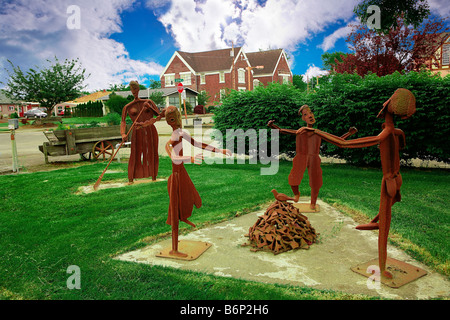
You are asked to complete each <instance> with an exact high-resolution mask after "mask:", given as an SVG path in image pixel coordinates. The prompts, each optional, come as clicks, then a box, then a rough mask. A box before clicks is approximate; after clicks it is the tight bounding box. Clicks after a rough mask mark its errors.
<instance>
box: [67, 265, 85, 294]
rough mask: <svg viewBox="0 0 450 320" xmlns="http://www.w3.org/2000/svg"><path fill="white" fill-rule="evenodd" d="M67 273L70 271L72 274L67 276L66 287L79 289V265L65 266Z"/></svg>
mask: <svg viewBox="0 0 450 320" xmlns="http://www.w3.org/2000/svg"><path fill="white" fill-rule="evenodd" d="M66 272H67V273H69V274H70V273H72V275H71V276H70V277H69V278H67V282H66V284H67V288H68V289H70V290H72V289H81V270H80V267H79V266H75V265H71V266H69V267H68V268H67V271H66Z"/></svg>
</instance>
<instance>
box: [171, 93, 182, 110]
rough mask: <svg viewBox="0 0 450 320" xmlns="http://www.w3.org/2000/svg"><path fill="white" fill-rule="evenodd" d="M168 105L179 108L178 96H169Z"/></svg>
mask: <svg viewBox="0 0 450 320" xmlns="http://www.w3.org/2000/svg"><path fill="white" fill-rule="evenodd" d="M169 105H170V106H175V107H177V108H179V107H180V97H179V96H178V94H176V95H171V96H169Z"/></svg>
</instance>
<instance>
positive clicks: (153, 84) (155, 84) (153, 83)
mask: <svg viewBox="0 0 450 320" xmlns="http://www.w3.org/2000/svg"><path fill="white" fill-rule="evenodd" d="M149 88H150V89H160V88H161V81H160V80H152V79H150V85H149Z"/></svg>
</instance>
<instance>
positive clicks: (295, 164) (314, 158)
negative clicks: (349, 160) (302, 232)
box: [267, 105, 357, 210]
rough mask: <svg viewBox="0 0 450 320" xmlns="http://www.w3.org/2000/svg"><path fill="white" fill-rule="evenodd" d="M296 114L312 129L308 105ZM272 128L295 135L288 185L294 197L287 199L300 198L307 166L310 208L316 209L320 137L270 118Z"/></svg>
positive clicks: (295, 199)
mask: <svg viewBox="0 0 450 320" xmlns="http://www.w3.org/2000/svg"><path fill="white" fill-rule="evenodd" d="M298 115H299V116H301V117H302V120H303V121H305V122H306V125H307V128H309V129H313V125H314V123H316V119H315V118H314V114H313V112H312V111H311V108H310V107H309V106H308V105H303V106H302V107H300V109H299V110H298ZM267 126H268V127H270V128H272V129H277V130H279V131H280V132H281V133H282V134H290V135H295V136H296V155H295V157H294V159H293V161H292V169H291V172H290V173H289V185H290V186H291V189H292V192H293V193H294V197H290V198H289V200H292V201H294V202H297V201H298V200H299V198H300V191H299V185H300V183H301V182H302V179H303V174H304V172H305V170H306V168H308V175H309V186H310V187H311V203H310V209H312V210H315V209H316V202H317V197H318V195H319V190H320V188H321V187H322V184H323V181H322V169H321V167H320V163H321V160H320V157H319V152H320V145H321V143H322V139H321V138H320V136H319V135H315V134H314V132H310V131H300V130H292V129H281V128H280V127H278V126H277V125H275V124H274V120H270V121H269V122H268V124H267ZM356 132H357V130H356V128H354V127H352V128H350V130H349V132H347V133H346V134H344V135H343V136H341V138H342V139H346V138H347V137H349V136H351V135H352V134H354V133H356Z"/></svg>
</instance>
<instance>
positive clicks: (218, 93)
mask: <svg viewBox="0 0 450 320" xmlns="http://www.w3.org/2000/svg"><path fill="white" fill-rule="evenodd" d="M261 67H262V68H261ZM160 78H161V87H162V88H175V87H176V85H177V82H178V81H180V79H182V82H183V85H184V87H187V88H190V89H192V90H194V91H196V92H199V93H200V92H202V91H206V92H207V93H208V94H209V96H210V100H209V105H211V104H214V103H218V102H220V99H221V97H222V96H223V95H224V94H225V93H226V90H227V89H234V90H253V88H254V87H255V86H257V85H267V84H268V83H269V82H280V83H288V82H289V83H292V72H291V69H290V67H289V64H288V61H287V57H286V53H285V52H284V50H283V49H275V50H268V51H258V52H249V53H245V52H244V51H243V49H242V48H241V47H237V48H228V49H221V50H213V51H204V52H195V53H192V52H183V51H175V53H174V54H173V56H172V57H171V59H170V60H169V62H168V63H167V65H166V67H165V68H164V70H163V72H162V74H161V77H160Z"/></svg>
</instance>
